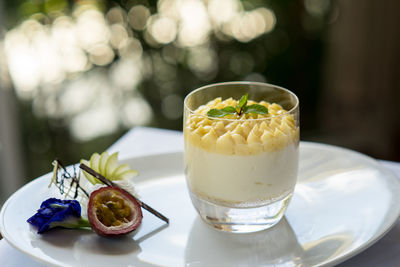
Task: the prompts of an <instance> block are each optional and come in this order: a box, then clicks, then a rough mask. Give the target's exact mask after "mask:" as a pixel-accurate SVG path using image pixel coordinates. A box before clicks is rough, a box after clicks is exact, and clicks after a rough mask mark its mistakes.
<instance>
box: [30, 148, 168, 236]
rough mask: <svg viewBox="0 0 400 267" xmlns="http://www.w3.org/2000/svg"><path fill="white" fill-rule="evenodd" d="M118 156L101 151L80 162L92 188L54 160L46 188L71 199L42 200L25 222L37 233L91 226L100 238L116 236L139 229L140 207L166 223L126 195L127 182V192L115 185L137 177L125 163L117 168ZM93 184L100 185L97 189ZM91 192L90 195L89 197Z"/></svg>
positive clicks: (77, 175) (154, 212) (74, 170)
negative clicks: (84, 208)
mask: <svg viewBox="0 0 400 267" xmlns="http://www.w3.org/2000/svg"><path fill="white" fill-rule="evenodd" d="M117 157H118V153H114V154H112V155H108V153H107V152H103V153H102V154H101V155H100V154H98V153H95V154H93V155H92V157H91V158H90V161H87V160H81V164H80V166H79V167H80V168H81V169H82V172H83V174H84V177H86V178H87V180H88V181H89V182H90V183H91V184H93V185H90V184H89V183H87V182H86V185H85V184H82V181H81V180H80V173H81V172H80V171H77V168H76V166H74V167H73V173H72V174H71V173H70V172H68V170H67V168H65V167H64V165H63V164H62V163H61V161H60V160H58V159H56V160H55V161H54V162H53V165H54V168H53V176H52V178H51V181H50V184H49V187H50V186H51V185H52V184H54V185H55V186H56V187H57V188H58V190H59V191H60V194H61V195H63V196H64V197H65V198H74V200H61V199H56V198H49V199H47V200H45V201H43V202H42V204H41V206H40V209H39V210H38V211H37V213H36V214H35V215H33V216H32V217H30V218H29V219H28V223H30V224H32V225H33V226H35V227H36V228H37V229H38V233H39V234H42V233H43V232H46V231H47V230H49V229H52V228H54V227H64V228H82V227H85V228H88V227H91V228H92V229H93V230H94V231H95V232H96V233H97V234H99V235H102V236H119V235H123V234H127V233H130V232H132V231H134V230H136V229H137V228H138V227H139V226H140V224H141V222H142V217H143V214H142V210H141V207H142V208H144V209H146V210H148V211H149V212H151V213H152V214H154V215H155V216H157V217H158V218H160V219H162V220H163V221H165V222H166V223H167V224H169V219H168V218H167V217H165V216H164V215H162V214H161V213H159V212H158V211H156V210H154V209H153V208H151V207H150V206H149V205H147V204H146V203H144V202H142V201H140V200H139V199H138V198H137V197H135V196H134V195H133V194H132V193H130V192H128V190H129V191H131V189H132V186H131V185H130V183H129V182H128V181H126V183H127V184H128V189H126V188H125V187H126V184H123V183H118V184H117V182H115V181H118V182H120V181H119V180H122V181H121V182H123V181H125V180H128V179H130V178H132V177H134V176H136V175H137V174H138V172H137V171H136V170H132V169H130V167H129V165H128V164H120V165H119V164H118V159H117ZM86 164H88V165H90V166H91V167H94V168H95V169H96V170H97V171H96V170H94V169H92V168H91V167H89V166H87V165H86ZM106 176H107V178H106ZM96 184H101V185H103V186H102V187H99V185H96ZM94 185H95V186H94ZM86 186H89V188H87V187H86ZM96 187H97V189H96ZM90 188H92V189H90ZM90 191H92V192H91V193H90V194H89V193H88V192H90ZM79 193H82V194H79ZM76 199H78V200H79V201H78V200H76ZM81 205H82V206H86V205H87V207H88V209H87V214H88V220H87V219H85V218H82V216H81Z"/></svg>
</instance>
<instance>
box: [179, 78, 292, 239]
mask: <svg viewBox="0 0 400 267" xmlns="http://www.w3.org/2000/svg"><path fill="white" fill-rule="evenodd" d="M246 94H247V95H248V103H247V106H250V105H252V104H255V103H256V104H260V105H263V106H265V107H267V109H268V114H266V115H255V114H253V113H250V114H247V115H243V114H242V115H240V116H239V115H236V116H235V115H228V116H224V117H218V118H217V117H211V116H209V115H207V112H208V111H209V110H210V109H212V108H217V109H221V108H223V107H224V106H226V105H227V103H231V104H232V103H233V107H234V108H235V109H236V110H238V111H239V112H240V108H239V107H238V106H236V104H237V103H238V100H239V99H241V97H242V96H244V95H246ZM235 100H236V101H235ZM183 129H184V147H185V148H184V166H185V176H186V183H187V187H188V189H189V194H190V198H191V200H192V203H193V205H194V207H195V208H196V210H197V212H198V213H199V215H200V217H201V218H202V219H203V221H205V222H206V223H208V224H209V225H211V226H213V227H215V228H216V229H219V230H222V231H227V232H240V233H246V232H255V231H260V230H264V229H268V228H270V227H272V226H273V225H275V224H276V223H278V222H279V220H280V219H281V218H282V217H283V215H284V212H285V210H286V208H287V206H288V204H289V202H290V199H291V197H292V194H293V191H294V188H295V185H296V180H297V171H298V161H299V132H300V128H299V101H298V98H297V97H296V95H295V94H293V93H292V92H290V91H289V90H287V89H284V88H282V87H278V86H275V85H271V84H267V83H258V82H226V83H218V84H211V85H207V86H204V87H201V88H199V89H196V90H194V91H192V92H191V93H190V94H188V95H187V96H186V98H185V101H184V122H183Z"/></svg>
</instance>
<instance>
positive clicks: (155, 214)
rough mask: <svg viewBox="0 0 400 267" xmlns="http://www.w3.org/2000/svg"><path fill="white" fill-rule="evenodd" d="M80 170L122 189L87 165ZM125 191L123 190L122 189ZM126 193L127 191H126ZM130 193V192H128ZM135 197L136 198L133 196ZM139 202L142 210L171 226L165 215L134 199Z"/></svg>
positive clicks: (80, 166) (106, 183)
mask: <svg viewBox="0 0 400 267" xmlns="http://www.w3.org/2000/svg"><path fill="white" fill-rule="evenodd" d="M79 168H81V169H82V170H84V171H85V172H87V173H89V174H90V175H93V176H94V177H96V178H97V179H99V180H100V181H101V182H102V183H104V184H105V185H108V186H114V187H118V188H121V187H120V186H118V185H117V184H115V183H113V182H112V181H110V180H109V179H107V178H106V177H104V176H103V175H101V174H100V173H98V172H96V171H95V170H93V169H91V168H89V167H88V166H86V165H85V164H82V163H81V164H80V165H79ZM121 189H123V188H121ZM124 191H126V190H124ZM127 193H129V192H127ZM133 197H134V196H133ZM134 198H135V199H136V200H137V202H139V204H140V206H141V207H142V208H144V209H145V210H147V211H149V212H150V213H152V214H153V215H154V216H156V217H158V218H160V219H161V220H163V221H164V222H166V223H168V224H169V219H168V218H167V217H165V216H164V215H162V214H161V213H159V212H158V211H156V210H155V209H153V208H152V207H150V206H149V205H147V204H146V203H144V202H142V201H141V200H139V199H137V198H136V197H134Z"/></svg>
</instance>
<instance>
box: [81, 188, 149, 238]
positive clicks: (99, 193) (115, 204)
mask: <svg viewBox="0 0 400 267" xmlns="http://www.w3.org/2000/svg"><path fill="white" fill-rule="evenodd" d="M88 218H89V222H90V225H91V226H92V229H93V230H94V231H95V232H96V233H97V234H99V235H101V236H118V235H124V234H128V233H130V232H132V231H134V230H136V229H137V228H138V227H139V226H140V224H141V223H142V218H143V215H142V210H141V208H140V204H139V202H138V201H137V200H136V199H135V198H134V197H133V196H132V195H131V194H129V193H128V192H126V191H125V190H123V189H121V188H118V187H114V186H106V187H101V188H99V189H97V190H95V191H93V192H92V193H91V194H90V198H89V205H88Z"/></svg>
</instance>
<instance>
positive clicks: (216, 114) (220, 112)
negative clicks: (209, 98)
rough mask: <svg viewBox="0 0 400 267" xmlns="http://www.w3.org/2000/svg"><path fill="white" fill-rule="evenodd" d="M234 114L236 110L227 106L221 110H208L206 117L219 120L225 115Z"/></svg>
mask: <svg viewBox="0 0 400 267" xmlns="http://www.w3.org/2000/svg"><path fill="white" fill-rule="evenodd" d="M232 114H236V109H235V108H234V107H232V106H227V107H224V108H222V109H215V108H213V109H210V110H209V111H208V112H207V116H209V117H214V118H221V117H224V116H227V115H232Z"/></svg>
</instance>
